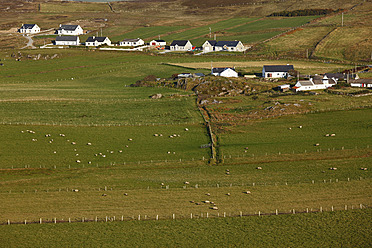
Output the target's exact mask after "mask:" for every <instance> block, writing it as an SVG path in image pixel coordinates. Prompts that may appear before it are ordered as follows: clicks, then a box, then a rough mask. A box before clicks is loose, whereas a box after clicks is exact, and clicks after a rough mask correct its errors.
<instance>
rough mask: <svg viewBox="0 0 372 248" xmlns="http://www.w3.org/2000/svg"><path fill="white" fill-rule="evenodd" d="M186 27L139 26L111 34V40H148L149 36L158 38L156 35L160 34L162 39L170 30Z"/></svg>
mask: <svg viewBox="0 0 372 248" xmlns="http://www.w3.org/2000/svg"><path fill="white" fill-rule="evenodd" d="M184 28H187V26H153V27H141V28H137V29H135V30H132V31H129V32H126V33H124V34H121V35H117V36H113V37H112V39H111V40H113V41H120V40H122V39H124V38H130V39H134V38H141V39H143V40H147V41H149V40H150V38H154V37H156V39H158V36H159V35H160V39H162V36H163V35H166V34H167V33H170V32H175V31H178V30H180V29H184Z"/></svg>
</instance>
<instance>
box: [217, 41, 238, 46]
mask: <svg viewBox="0 0 372 248" xmlns="http://www.w3.org/2000/svg"><path fill="white" fill-rule="evenodd" d="M238 44H239V41H237V40H235V41H218V42H217V43H216V44H215V45H214V46H216V47H224V46H228V47H236V46H237V45H238Z"/></svg>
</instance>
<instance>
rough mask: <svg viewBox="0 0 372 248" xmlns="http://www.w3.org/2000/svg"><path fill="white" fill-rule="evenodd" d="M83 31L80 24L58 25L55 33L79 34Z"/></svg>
mask: <svg viewBox="0 0 372 248" xmlns="http://www.w3.org/2000/svg"><path fill="white" fill-rule="evenodd" d="M83 33H84V31H83V29H82V28H81V27H80V25H62V24H60V25H59V28H58V29H57V34H59V35H81V34H83Z"/></svg>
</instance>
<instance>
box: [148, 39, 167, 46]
mask: <svg viewBox="0 0 372 248" xmlns="http://www.w3.org/2000/svg"><path fill="white" fill-rule="evenodd" d="M166 44H167V42H165V40H152V41H150V46H165V45H166Z"/></svg>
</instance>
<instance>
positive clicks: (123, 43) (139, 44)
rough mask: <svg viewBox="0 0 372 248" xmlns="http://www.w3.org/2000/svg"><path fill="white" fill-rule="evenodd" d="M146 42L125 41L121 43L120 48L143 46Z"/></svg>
mask: <svg viewBox="0 0 372 248" xmlns="http://www.w3.org/2000/svg"><path fill="white" fill-rule="evenodd" d="M143 44H145V42H144V41H143V40H142V39H140V38H137V39H124V40H122V41H120V42H119V46H142V45H143Z"/></svg>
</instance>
